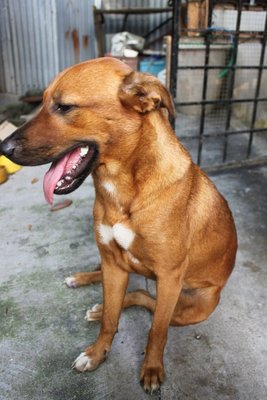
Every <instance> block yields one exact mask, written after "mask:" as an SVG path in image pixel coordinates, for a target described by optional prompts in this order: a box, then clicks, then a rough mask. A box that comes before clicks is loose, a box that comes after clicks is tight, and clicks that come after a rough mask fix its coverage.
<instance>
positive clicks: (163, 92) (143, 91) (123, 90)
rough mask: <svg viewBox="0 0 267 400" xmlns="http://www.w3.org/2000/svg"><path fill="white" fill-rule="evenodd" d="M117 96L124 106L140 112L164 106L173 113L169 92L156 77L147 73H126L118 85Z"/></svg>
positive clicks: (143, 112)
mask: <svg viewBox="0 0 267 400" xmlns="http://www.w3.org/2000/svg"><path fill="white" fill-rule="evenodd" d="M119 98H120V100H121V102H122V104H123V105H124V106H126V107H129V108H133V109H134V110H136V111H138V112H139V113H141V114H145V113H147V112H149V111H153V110H157V109H159V108H161V107H164V108H167V110H168V111H169V113H170V114H171V115H173V116H174V115H175V108H174V104H173V101H172V99H171V96H170V94H169V92H168V91H167V89H166V88H165V87H164V86H163V85H162V84H161V82H160V81H159V80H158V79H156V78H155V77H154V76H152V75H149V74H144V73H140V72H131V73H130V74H129V75H127V76H126V77H125V78H124V80H123V82H122V84H121V86H120V89H119Z"/></svg>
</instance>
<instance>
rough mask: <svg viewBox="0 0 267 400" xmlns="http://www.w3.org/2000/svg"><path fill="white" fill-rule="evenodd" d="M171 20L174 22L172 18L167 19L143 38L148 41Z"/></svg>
mask: <svg viewBox="0 0 267 400" xmlns="http://www.w3.org/2000/svg"><path fill="white" fill-rule="evenodd" d="M170 20H172V17H169V18H167V19H166V20H165V21H163V22H161V23H160V24H159V25H157V26H156V27H155V28H153V29H152V30H151V31H149V32H148V33H146V34H145V35H144V36H143V37H144V38H145V39H147V38H148V37H149V36H150V35H152V34H153V33H154V32H156V31H157V30H158V29H160V28H162V27H163V26H164V25H166V24H167V23H168V22H169V21H170Z"/></svg>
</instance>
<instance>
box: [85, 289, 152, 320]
mask: <svg viewBox="0 0 267 400" xmlns="http://www.w3.org/2000/svg"><path fill="white" fill-rule="evenodd" d="M155 304H156V300H155V299H153V297H151V296H150V294H149V293H148V292H146V291H145V290H136V291H134V292H129V293H126V295H125V298H124V300H123V305H122V308H129V307H132V306H141V307H145V308H147V309H148V310H149V311H151V312H154V310H155ZM102 310H103V305H102V304H95V305H94V306H93V307H92V308H90V309H89V310H87V312H86V316H85V319H87V321H98V320H100V319H101V317H102Z"/></svg>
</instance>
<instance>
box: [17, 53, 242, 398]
mask: <svg viewBox="0 0 267 400" xmlns="http://www.w3.org/2000/svg"><path fill="white" fill-rule="evenodd" d="M57 103H63V104H73V105H75V106H76V107H75V108H74V109H73V110H72V111H71V112H70V113H68V114H67V115H66V116H64V117H62V116H59V115H58V114H57V113H55V112H54V111H53V107H54V105H55V104H57ZM167 111H168V112H169V113H171V114H174V113H175V110H174V106H173V103H172V100H171V98H170V96H169V94H168V92H167V90H166V89H165V88H164V86H163V85H162V84H161V83H160V82H159V81H158V80H157V79H156V78H154V77H152V76H150V75H146V74H141V73H137V72H133V71H132V70H131V69H130V68H129V67H127V66H126V65H125V64H123V63H121V62H119V61H117V60H114V59H111V58H103V59H97V60H93V61H89V62H85V63H82V64H78V65H75V66H74V67H71V68H69V69H67V70H65V71H63V72H62V73H61V74H60V75H59V76H58V77H57V78H56V79H55V80H54V81H53V82H52V84H51V85H50V86H49V87H48V89H47V90H46V92H45V95H44V102H43V107H42V109H41V111H40V112H39V114H38V115H37V116H36V117H35V118H34V119H33V120H32V121H31V122H29V123H27V124H25V125H24V126H23V127H22V128H20V129H19V130H18V131H16V132H15V134H14V135H13V136H12V138H13V140H14V139H15V140H16V141H17V143H18V145H17V147H16V149H15V151H14V154H13V156H12V157H11V158H12V159H14V160H15V161H17V162H19V163H22V164H26V165H36V164H43V163H47V162H50V161H51V160H53V159H55V158H57V157H58V155H59V154H61V153H63V152H64V151H65V150H66V149H68V148H70V147H71V146H72V145H73V144H74V143H77V142H83V141H88V140H90V141H93V142H95V143H97V145H98V148H99V159H98V162H97V164H96V166H95V168H94V170H93V172H92V176H93V180H94V184H95V189H96V200H95V206H94V229H95V236H96V241H97V244H98V247H99V251H100V255H101V271H95V272H93V273H90V272H88V273H82V274H77V275H76V276H74V278H73V279H74V283H75V286H81V285H85V284H89V283H91V282H95V281H100V280H102V283H103V291H104V299H103V306H100V308H99V309H98V311H97V312H95V315H94V313H93V312H91V317H92V319H101V329H100V334H99V337H98V339H97V341H96V342H95V343H94V344H92V345H90V346H89V347H87V348H86V349H85V354H86V356H88V357H90V360H91V364H90V368H89V367H88V368H84V369H82V368H81V367H78V366H77V369H79V370H85V369H90V370H92V369H95V368H97V366H98V365H99V364H100V363H101V362H102V361H103V360H104V359H105V357H106V355H107V352H108V351H109V350H110V346H111V343H112V340H113V337H114V335H115V333H116V332H117V328H118V321H119V316H120V313H121V309H122V308H123V307H130V306H132V305H141V306H144V307H146V308H148V309H149V310H150V311H151V312H153V313H154V318H153V323H152V327H151V330H150V333H149V338H148V344H147V348H146V353H145V359H144V363H143V367H142V370H141V380H142V381H143V384H144V388H145V390H148V391H151V392H153V391H154V390H156V389H157V388H158V387H159V385H160V384H161V382H162V380H163V377H164V368H163V351H164V346H165V343H166V340H167V331H168V327H169V325H170V324H172V325H188V324H194V323H198V322H200V321H203V320H205V319H206V318H207V317H208V316H209V315H210V314H211V313H212V311H213V310H214V309H215V307H216V306H217V304H218V302H219V298H220V292H221V290H222V288H223V287H224V285H225V283H226V281H227V279H228V277H229V275H230V273H231V271H232V269H233V266H234V262H235V255H236V249H237V238H236V231H235V226H234V222H233V218H232V215H231V212H230V210H229V208H228V205H227V202H226V201H225V200H224V198H223V197H222V196H221V195H220V194H219V192H218V191H217V189H216V187H215V186H214V184H213V183H212V182H211V181H210V180H209V178H208V177H207V176H206V175H205V174H204V172H203V171H202V170H201V169H200V168H199V167H198V166H196V165H195V164H194V163H193V162H192V159H191V157H190V155H189V154H188V152H187V151H186V150H185V149H184V147H183V146H182V145H181V144H180V142H179V141H178V140H177V138H176V136H175V134H174V132H173V130H172V128H171V126H170V124H169V122H168V117H167V114H168V112H167ZM105 182H110V183H112V185H113V187H115V188H116V194H115V195H112V194H110V193H108V192H107V190H106V189H105V187H104V186H103V184H104V183H105ZM117 223H120V224H122V225H123V226H124V227H126V228H128V229H129V230H131V232H133V233H134V240H133V241H132V242H131V243H130V246H129V248H127V249H124V248H123V247H122V246H121V245H119V244H118V243H117V242H116V241H115V240H114V239H113V240H111V241H110V242H109V243H108V244H107V243H103V238H101V235H100V231H99V226H100V224H103V225H105V226H109V227H113V226H114V224H117ZM132 272H135V273H138V274H141V275H143V276H145V277H148V278H152V279H155V280H156V285H157V297H156V299H153V298H152V297H151V296H150V295H149V293H147V292H143V291H137V292H134V293H128V294H126V295H125V293H126V288H127V283H128V276H129V273H132Z"/></svg>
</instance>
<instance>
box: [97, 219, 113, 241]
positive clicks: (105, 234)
mask: <svg viewBox="0 0 267 400" xmlns="http://www.w3.org/2000/svg"><path fill="white" fill-rule="evenodd" d="M98 232H99V236H100V241H101V243H103V244H109V242H110V241H111V240H112V239H113V238H114V235H113V229H112V227H111V226H108V225H104V224H100V225H99V227H98Z"/></svg>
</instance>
